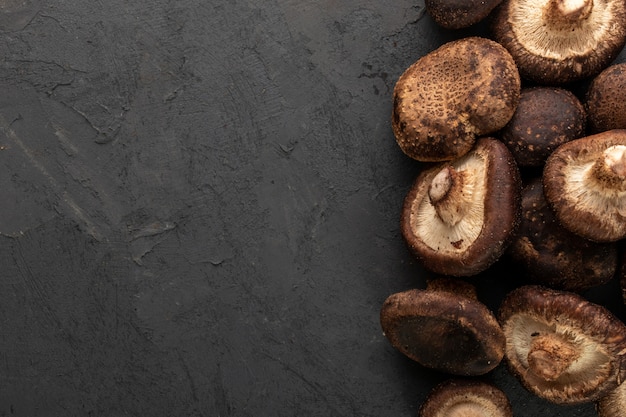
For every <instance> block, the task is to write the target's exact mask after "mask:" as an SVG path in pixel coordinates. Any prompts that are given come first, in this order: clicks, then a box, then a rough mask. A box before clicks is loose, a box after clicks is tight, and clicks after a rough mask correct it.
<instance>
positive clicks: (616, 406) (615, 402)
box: [596, 383, 626, 417]
mask: <svg viewBox="0 0 626 417" xmlns="http://www.w3.org/2000/svg"><path fill="white" fill-rule="evenodd" d="M624 410H626V384H624V383H622V384H620V385H619V386H618V387H617V388H615V389H614V390H613V391H611V392H610V393H608V394H607V395H605V396H604V397H602V398H600V399H599V400H598V401H597V402H596V411H597V412H598V417H624Z"/></svg>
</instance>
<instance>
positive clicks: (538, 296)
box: [499, 285, 626, 404]
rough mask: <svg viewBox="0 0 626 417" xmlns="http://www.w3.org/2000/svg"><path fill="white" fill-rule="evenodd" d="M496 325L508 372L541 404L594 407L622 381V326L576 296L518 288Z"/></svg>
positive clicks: (625, 365)
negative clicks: (503, 343)
mask: <svg viewBox="0 0 626 417" xmlns="http://www.w3.org/2000/svg"><path fill="white" fill-rule="evenodd" d="M499 320H500V324H501V326H502V329H503V331H504V334H505V337H506V351H505V358H506V361H507V363H508V365H509V368H510V369H511V372H512V373H513V374H514V375H516V376H517V377H518V378H519V380H520V381H521V382H522V384H523V385H524V387H526V389H528V390H529V391H531V392H533V393H534V394H536V395H538V396H540V397H542V398H545V399H547V400H549V401H552V402H554V403H559V404H574V403H583V402H589V401H595V400H597V399H599V398H601V397H602V396H604V395H606V394H607V393H608V392H610V391H611V390H613V389H615V388H616V387H617V385H618V384H619V383H620V382H621V381H622V380H623V378H624V376H625V375H626V361H625V360H624V359H625V358H624V355H625V354H626V326H625V325H624V324H623V323H622V322H620V321H619V320H618V319H617V318H616V317H615V316H614V315H613V314H612V313H611V312H609V311H608V310H607V309H606V308H604V307H602V306H600V305H597V304H594V303H591V302H590V301H587V300H586V299H584V298H583V297H581V296H579V295H577V294H575V293H570V292H566V291H558V290H553V289H548V288H544V287H540V286H535V285H529V286H523V287H520V288H517V289H515V290H513V291H512V292H511V293H509V294H508V295H507V296H506V297H505V299H504V301H503V302H502V304H501V306H500V310H499Z"/></svg>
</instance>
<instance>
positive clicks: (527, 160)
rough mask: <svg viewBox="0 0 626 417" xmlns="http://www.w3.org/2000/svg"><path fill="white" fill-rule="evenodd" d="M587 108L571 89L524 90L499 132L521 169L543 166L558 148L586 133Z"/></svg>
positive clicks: (534, 88) (538, 88) (543, 88)
mask: <svg viewBox="0 0 626 417" xmlns="http://www.w3.org/2000/svg"><path fill="white" fill-rule="evenodd" d="M585 119H586V117H585V109H584V107H583V105H582V104H581V102H580V101H579V100H578V98H576V96H575V95H574V94H573V93H571V92H570V91H568V90H565V89H563V88H555V87H532V88H524V89H522V92H521V95H520V101H519V104H518V105H517V109H516V110H515V113H514V114H513V118H512V119H511V120H510V121H509V123H508V124H507V125H506V126H505V127H504V129H502V130H501V131H500V134H499V136H500V138H501V139H502V141H503V142H504V143H505V144H506V145H507V146H508V148H509V150H510V151H511V153H512V154H513V156H514V157H515V160H516V161H517V164H518V165H519V166H520V167H543V164H544V163H545V162H546V159H547V158H548V156H549V155H550V154H551V153H552V151H554V150H555V149H556V148H557V147H558V146H559V145H561V144H563V143H565V142H568V141H570V140H572V139H577V138H579V137H581V136H583V135H584V134H585Z"/></svg>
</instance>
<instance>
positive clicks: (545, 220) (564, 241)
mask: <svg viewBox="0 0 626 417" xmlns="http://www.w3.org/2000/svg"><path fill="white" fill-rule="evenodd" d="M507 254H508V255H509V256H510V258H511V260H512V261H513V262H514V263H515V264H517V265H520V266H521V269H522V270H523V272H524V274H525V276H527V277H528V279H529V280H531V281H533V282H535V283H538V284H543V285H547V286H549V287H553V288H558V289H564V290H568V291H576V292H579V291H583V290H586V289H588V288H591V287H594V286H598V285H601V284H604V283H606V282H608V281H609V280H611V279H612V278H613V276H614V275H615V272H616V271H617V265H618V250H617V244H616V243H615V242H609V243H597V242H592V241H590V240H587V239H583V238H582V237H580V236H577V235H575V234H574V233H572V232H570V231H568V230H567V229H565V228H563V226H561V225H560V224H559V222H558V221H557V220H556V218H555V216H554V213H553V212H552V209H550V207H549V206H548V203H547V202H546V200H545V198H544V195H543V186H542V183H541V178H535V179H533V180H531V181H530V182H529V183H528V184H527V185H526V186H525V187H524V189H523V190H522V221H521V223H520V227H519V230H518V232H517V234H516V236H515V239H514V240H513V242H512V243H511V245H510V246H509V248H508V250H507Z"/></svg>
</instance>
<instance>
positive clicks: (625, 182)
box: [591, 145, 626, 191]
mask: <svg viewBox="0 0 626 417" xmlns="http://www.w3.org/2000/svg"><path fill="white" fill-rule="evenodd" d="M591 176H592V178H593V179H595V180H596V181H597V182H598V183H599V184H600V185H601V186H603V187H604V188H607V189H609V190H615V191H626V145H615V146H611V147H609V148H607V149H606V150H605V151H604V152H603V153H602V155H601V156H600V157H599V158H598V159H597V160H596V162H595V163H594V164H593V167H592V168H591Z"/></svg>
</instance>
